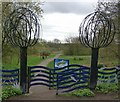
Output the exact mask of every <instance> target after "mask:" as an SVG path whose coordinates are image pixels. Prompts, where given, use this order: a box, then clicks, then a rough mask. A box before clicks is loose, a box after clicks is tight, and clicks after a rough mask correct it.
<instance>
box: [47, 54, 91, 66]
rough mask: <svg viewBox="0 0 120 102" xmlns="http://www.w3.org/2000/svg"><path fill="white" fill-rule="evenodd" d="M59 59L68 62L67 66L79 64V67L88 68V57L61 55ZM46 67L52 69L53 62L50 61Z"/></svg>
mask: <svg viewBox="0 0 120 102" xmlns="http://www.w3.org/2000/svg"><path fill="white" fill-rule="evenodd" d="M59 58H60V59H65V60H69V64H80V65H85V66H90V59H91V57H90V56H65V55H61V56H60V57H59ZM47 66H48V67H50V68H53V67H54V61H51V62H50V63H49V64H48V65H47Z"/></svg>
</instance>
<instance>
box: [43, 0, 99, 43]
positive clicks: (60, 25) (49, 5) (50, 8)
mask: <svg viewBox="0 0 120 102" xmlns="http://www.w3.org/2000/svg"><path fill="white" fill-rule="evenodd" d="M56 1H57V0H56ZM69 1H70V0H69ZM75 1H76V0H74V2H73V1H72V2H68V1H66V2H65V0H64V2H55V0H52V2H47V1H46V2H44V5H42V9H43V10H44V13H43V18H42V19H41V23H42V29H43V31H42V34H41V38H42V39H46V40H47V41H52V40H53V39H55V38H57V39H59V40H61V41H62V42H65V38H67V37H71V36H72V37H75V36H79V32H78V29H79V25H80V23H81V21H82V20H83V19H84V17H85V16H87V15H88V14H89V13H92V12H94V10H95V7H96V4H97V0H79V2H75Z"/></svg>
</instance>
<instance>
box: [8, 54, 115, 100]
mask: <svg viewBox="0 0 120 102" xmlns="http://www.w3.org/2000/svg"><path fill="white" fill-rule="evenodd" d="M60 55H61V54H57V55H56V56H55V57H54V58H58V57H59V56H60ZM54 58H49V59H46V60H44V61H43V62H41V63H40V64H38V65H41V66H47V64H48V63H49V62H50V61H52V60H54ZM115 97H116V94H105V95H104V94H97V95H96V96H95V97H79V98H78V97H67V96H59V95H56V90H49V88H48V87H46V86H41V85H39V86H32V87H31V88H30V93H29V94H25V95H20V96H15V97H11V98H10V99H9V100H115Z"/></svg>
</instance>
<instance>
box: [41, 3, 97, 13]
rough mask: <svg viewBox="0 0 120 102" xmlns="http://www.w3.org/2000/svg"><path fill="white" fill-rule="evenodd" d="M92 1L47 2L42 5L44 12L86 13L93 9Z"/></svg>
mask: <svg viewBox="0 0 120 102" xmlns="http://www.w3.org/2000/svg"><path fill="white" fill-rule="evenodd" d="M94 7H95V5H94V3H93V2H82V3H81V2H47V3H45V5H44V6H43V9H44V12H45V13H55V12H59V13H76V14H86V13H89V12H91V11H92V10H93V9H94Z"/></svg>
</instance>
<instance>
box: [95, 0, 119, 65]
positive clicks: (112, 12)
mask: <svg viewBox="0 0 120 102" xmlns="http://www.w3.org/2000/svg"><path fill="white" fill-rule="evenodd" d="M96 10H100V11H102V12H104V13H106V14H107V15H108V17H110V18H112V21H113V22H114V24H115V28H116V31H115V32H116V35H115V37H114V41H113V42H112V44H110V45H109V47H107V48H106V50H108V54H107V56H106V54H104V53H105V52H106V51H105V49H103V51H101V52H102V53H100V56H102V57H109V58H114V59H117V60H118V63H119V62H120V56H119V49H120V1H119V0H118V2H115V1H111V2H106V1H105V2H103V1H102V0H99V2H98V6H97V8H96ZM103 55H104V56H103ZM119 64H120V63H119Z"/></svg>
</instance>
